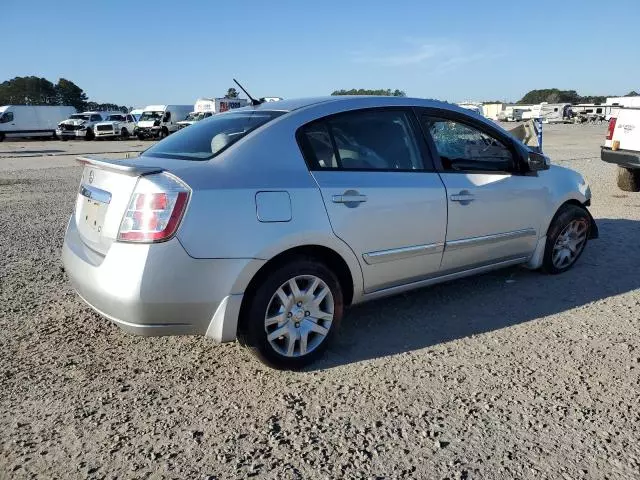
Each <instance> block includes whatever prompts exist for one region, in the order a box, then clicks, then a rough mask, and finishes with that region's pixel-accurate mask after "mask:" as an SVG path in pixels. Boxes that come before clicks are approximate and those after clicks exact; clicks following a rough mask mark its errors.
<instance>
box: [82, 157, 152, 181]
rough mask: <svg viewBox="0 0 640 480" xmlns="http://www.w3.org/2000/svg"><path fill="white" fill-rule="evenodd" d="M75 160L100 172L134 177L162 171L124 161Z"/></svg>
mask: <svg viewBox="0 0 640 480" xmlns="http://www.w3.org/2000/svg"><path fill="white" fill-rule="evenodd" d="M76 160H77V161H78V162H79V163H81V164H83V165H90V166H93V167H96V168H99V169H101V170H111V171H113V172H118V173H122V174H124V175H131V176H136V177H137V176H139V175H148V174H150V173H160V172H162V170H163V169H162V168H160V167H145V166H143V165H135V164H133V163H132V162H128V161H126V160H105V159H101V158H95V157H78V158H77V159H76Z"/></svg>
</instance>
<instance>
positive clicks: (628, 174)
mask: <svg viewBox="0 0 640 480" xmlns="http://www.w3.org/2000/svg"><path fill="white" fill-rule="evenodd" d="M617 184H618V188H619V189H620V190H622V191H623V192H640V170H636V169H631V168H624V167H618V178H617Z"/></svg>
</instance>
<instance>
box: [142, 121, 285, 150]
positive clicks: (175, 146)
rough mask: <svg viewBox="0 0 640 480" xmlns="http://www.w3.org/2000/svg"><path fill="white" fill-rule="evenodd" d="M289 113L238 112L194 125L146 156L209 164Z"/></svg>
mask: <svg viewBox="0 0 640 480" xmlns="http://www.w3.org/2000/svg"><path fill="white" fill-rule="evenodd" d="M283 113H285V112H269V111H238V112H233V113H225V114H223V115H216V116H214V117H212V118H209V119H207V120H203V121H201V122H197V123H194V124H193V125H192V126H191V127H189V128H183V129H181V130H178V131H177V132H176V133H174V134H172V135H171V136H169V137H167V138H165V139H164V140H162V141H161V142H158V143H157V144H156V145H154V146H153V147H151V148H149V149H148V150H146V151H145V152H144V153H143V154H142V155H143V156H148V157H160V158H172V159H178V160H208V159H210V158H213V157H215V156H216V155H217V154H219V153H220V152H222V151H223V150H224V149H226V148H227V147H229V146H230V145H232V144H234V143H235V142H237V141H238V140H240V139H241V138H242V137H244V136H245V135H247V134H249V132H251V131H253V130H255V129H256V128H258V127H261V126H262V125H264V124H265V123H267V122H270V121H271V120H273V119H274V118H277V117H279V116H280V115H282V114H283Z"/></svg>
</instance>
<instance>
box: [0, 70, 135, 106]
mask: <svg viewBox="0 0 640 480" xmlns="http://www.w3.org/2000/svg"><path fill="white" fill-rule="evenodd" d="M0 105H71V106H72V107H75V108H76V110H78V111H79V112H85V111H90V110H97V111H116V110H118V111H121V112H128V111H129V110H130V108H128V107H126V106H124V105H117V104H115V103H98V102H94V101H90V100H89V97H87V94H86V93H84V90H82V88H80V87H79V86H78V85H76V84H75V83H73V82H72V81H71V80H67V79H66V78H60V79H59V80H58V82H57V83H55V84H54V83H53V82H50V81H49V80H47V79H46V78H42V77H35V76H30V77H15V78H12V79H11V80H7V81H5V82H2V83H0Z"/></svg>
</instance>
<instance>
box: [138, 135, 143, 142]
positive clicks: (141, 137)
mask: <svg viewBox="0 0 640 480" xmlns="http://www.w3.org/2000/svg"><path fill="white" fill-rule="evenodd" d="M138 140H140V141H142V140H144V135H142V134H140V133H139V134H138Z"/></svg>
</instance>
